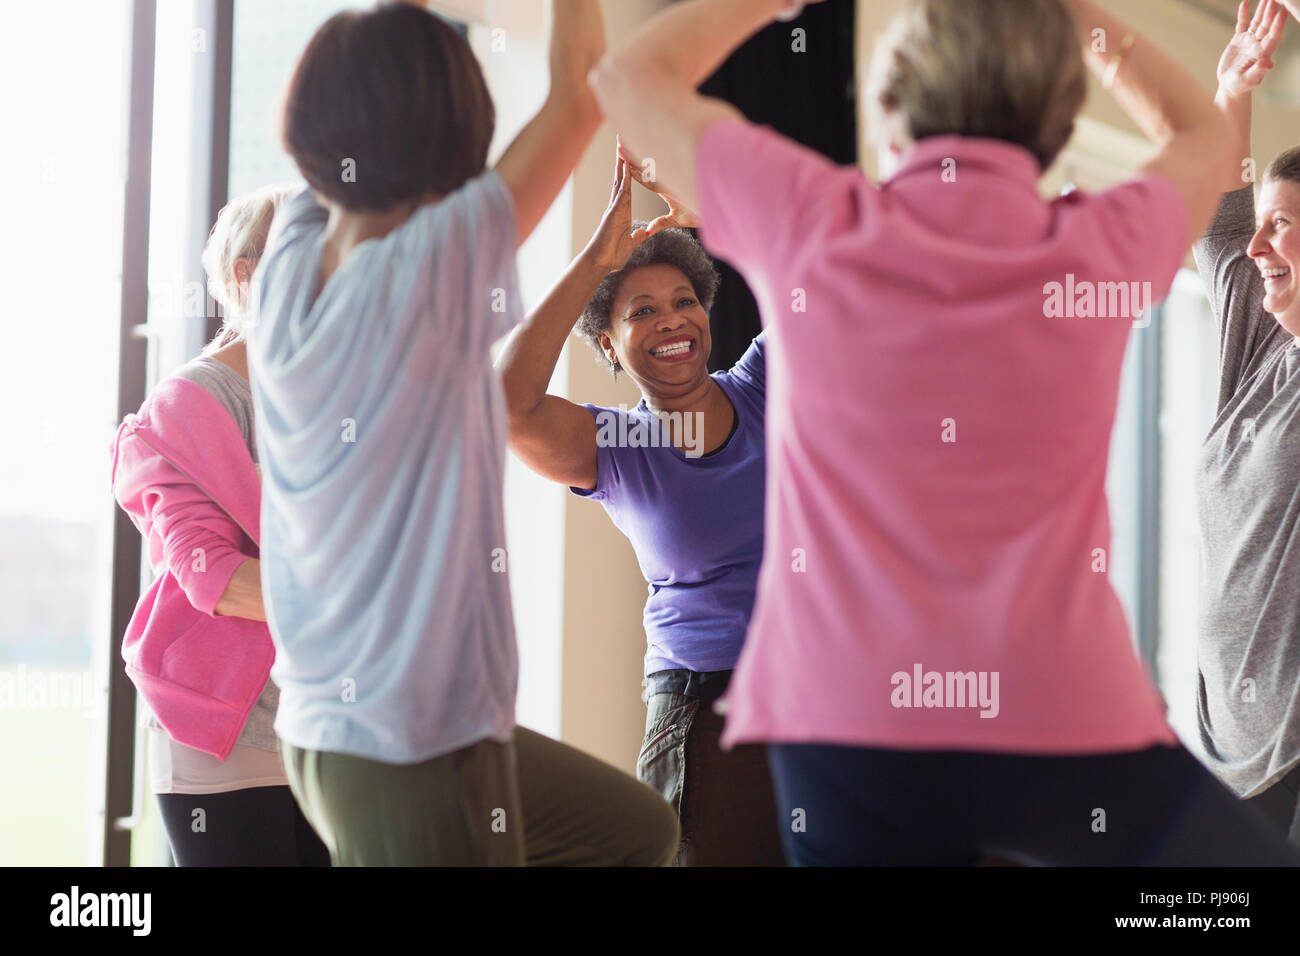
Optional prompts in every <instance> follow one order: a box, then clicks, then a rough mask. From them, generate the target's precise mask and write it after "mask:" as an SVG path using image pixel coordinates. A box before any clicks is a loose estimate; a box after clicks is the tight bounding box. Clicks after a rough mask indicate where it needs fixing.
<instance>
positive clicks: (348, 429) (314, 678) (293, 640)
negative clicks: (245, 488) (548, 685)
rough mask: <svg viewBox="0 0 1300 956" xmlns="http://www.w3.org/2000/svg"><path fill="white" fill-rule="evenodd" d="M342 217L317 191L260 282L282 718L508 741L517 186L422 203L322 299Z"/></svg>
mask: <svg viewBox="0 0 1300 956" xmlns="http://www.w3.org/2000/svg"><path fill="white" fill-rule="evenodd" d="M326 219H327V213H326V210H325V209H324V208H323V207H321V206H320V205H319V204H318V203H317V202H316V201H315V198H314V197H313V195H312V193H311V192H310V190H307V189H304V190H303V191H301V192H299V193H297V194H296V195H295V196H294V197H293V198H292V199H291V200H289V201H288V203H287V204H286V205H285V207H284V208H282V209H281V211H280V212H279V213H278V214H277V216H276V218H275V221H274V223H273V224H272V227H271V235H270V237H269V239H268V242H267V252H266V254H265V255H264V256H263V258H262V261H261V263H260V265H259V267H258V271H257V274H256V275H255V277H254V281H253V285H254V290H253V296H252V298H253V300H254V305H255V309H256V312H255V315H254V323H255V324H254V326H253V330H252V334H251V336H250V341H249V348H248V357H249V368H250V371H251V379H252V385H253V395H254V404H255V411H256V418H257V441H258V448H259V451H260V452H261V457H262V475H263V491H262V529H261V534H262V542H261V555H262V584H263V590H264V595H263V598H264V601H265V604H266V611H267V619H268V623H269V625H270V629H271V635H272V637H273V638H274V641H275V649H276V660H275V666H274V668H273V669H272V672H271V675H272V678H273V679H274V681H275V683H276V684H277V685H278V686H279V688H280V706H279V711H278V714H277V716H276V721H275V730H276V732H277V733H278V734H279V735H280V737H281V738H282V739H283V740H285V741H288V742H289V743H291V744H293V745H294V746H297V747H302V748H309V749H313V750H327V751H333V752H337V753H346V754H354V755H357V756H362V757H366V758H369V759H372V760H379V761H384V762H387V763H399V764H400V763H414V762H418V761H421V760H427V759H429V758H431V757H435V756H438V755H440V754H444V753H449V752H451V751H453V750H457V749H460V748H462V747H466V746H468V745H470V744H472V743H474V742H476V741H479V740H483V739H485V738H492V739H496V740H508V739H510V737H511V735H512V733H513V728H514V722H515V717H514V704H515V691H516V683H517V653H516V647H515V632H514V621H513V619H512V616H511V612H510V587H509V581H508V579H507V575H506V572H505V567H506V562H505V547H506V540H505V520H504V514H503V506H502V490H503V482H504V475H505V449H506V437H507V426H506V416H505V398H504V393H503V392H502V388H501V382H500V378H499V376H498V374H497V372H496V371H495V369H494V368H493V366H492V361H491V356H490V355H489V351H488V350H489V346H490V345H491V343H492V342H493V341H495V340H496V339H498V338H500V337H501V336H502V335H504V334H506V333H507V332H508V331H509V330H510V329H511V328H512V327H513V326H514V325H515V324H517V323H518V321H519V320H520V318H521V317H522V313H521V308H520V300H519V293H518V291H517V286H516V275H515V248H516V231H517V226H516V222H515V213H514V206H513V203H512V200H511V197H510V194H509V192H508V191H507V189H506V187H505V184H504V183H503V182H502V181H501V178H500V177H499V176H498V175H497V174H496V173H495V172H492V171H488V172H486V173H484V174H483V175H481V176H479V177H478V178H476V179H474V180H472V181H471V182H469V183H467V184H466V185H465V186H463V187H461V188H460V189H459V190H457V191H456V192H454V193H452V194H451V195H450V196H448V197H447V198H445V199H444V200H442V201H441V202H439V203H436V204H434V205H426V206H421V207H420V208H419V209H418V210H417V211H416V212H415V213H414V214H413V215H412V216H411V217H410V219H408V220H407V221H406V222H405V223H403V224H402V225H401V226H399V227H398V228H397V229H395V230H394V231H393V232H391V233H389V234H388V235H387V236H384V237H383V238H380V239H370V240H367V241H365V242H362V243H361V244H360V245H358V246H357V247H356V248H355V249H354V250H353V251H352V253H351V254H350V255H349V256H348V257H347V258H346V259H345V260H344V261H343V263H342V264H341V265H340V266H339V268H338V269H337V270H336V271H335V273H334V274H333V275H332V276H331V277H330V279H329V281H328V282H327V283H326V284H325V286H324V288H323V289H321V290H320V295H319V297H318V296H317V294H316V293H317V288H318V286H319V277H320V257H321V249H322V243H323V233H324V227H325V223H326Z"/></svg>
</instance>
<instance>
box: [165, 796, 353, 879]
mask: <svg viewBox="0 0 1300 956" xmlns="http://www.w3.org/2000/svg"><path fill="white" fill-rule="evenodd" d="M156 796H157V797H158V807H159V809H160V810H161V811H162V818H163V825H164V826H165V827H166V828H167V839H168V842H170V843H171V848H172V857H173V858H174V859H175V860H176V865H177V866H329V865H330V854H329V850H327V849H326V848H325V844H324V843H322V842H321V840H320V837H318V836H316V832H315V831H314V830H313V829H312V828H311V824H310V823H308V822H307V818H306V817H304V816H303V815H302V811H301V810H299V809H298V804H297V802H296V801H295V800H294V799H293V793H292V792H291V791H290V790H289V788H288V787H252V788H250V789H247V790H228V791H226V792H224V793H159V794H157V795H156ZM199 811H202V812H199Z"/></svg>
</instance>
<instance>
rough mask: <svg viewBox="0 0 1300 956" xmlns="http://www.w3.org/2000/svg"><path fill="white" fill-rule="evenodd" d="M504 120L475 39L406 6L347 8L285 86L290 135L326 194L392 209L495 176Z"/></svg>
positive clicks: (288, 145) (285, 126)
mask: <svg viewBox="0 0 1300 956" xmlns="http://www.w3.org/2000/svg"><path fill="white" fill-rule="evenodd" d="M495 122H496V116H495V110H494V108H493V105H492V97H491V96H490V95H489V94H488V89H487V84H486V83H485V82H484V79H483V72H482V70H480V69H479V65H478V61H477V60H476V59H475V58H474V54H473V52H472V51H471V50H470V48H469V44H468V43H467V42H466V41H465V38H464V37H462V36H461V35H460V33H458V32H457V31H456V29H455V28H454V27H453V26H451V24H449V23H448V22H447V21H446V20H444V19H442V18H441V17H439V16H437V15H435V14H432V13H430V12H428V11H427V10H424V9H422V8H420V7H417V6H414V5H412V4H409V3H401V2H394V3H385V4H382V5H380V6H378V7H376V8H375V9H373V10H364V11H357V10H349V11H344V12H342V13H338V14H335V15H334V16H332V17H330V18H329V19H328V20H326V21H325V23H324V24H322V25H321V27H320V28H319V29H318V30H317V31H316V33H315V35H314V36H312V38H311V41H310V42H309V43H308V44H307V48H306V49H305V50H303V52H302V55H301V56H300V57H299V58H298V63H297V65H296V66H295V67H294V71H293V75H292V76H291V77H290V79H289V85H288V87H287V88H286V90H285V93H284V100H283V106H282V109H281V113H280V139H281V143H282V144H283V146H284V149H285V151H286V152H288V154H289V155H290V156H291V157H292V158H293V161H294V163H295V164H297V166H298V170H299V171H300V172H301V173H302V176H303V178H304V179H306V180H307V183H308V184H309V185H310V186H311V187H312V189H314V190H315V191H316V192H318V193H320V194H321V195H323V196H325V197H327V198H328V199H330V200H333V201H334V202H337V203H338V204H339V205H341V206H343V207H344V208H346V209H355V210H373V211H383V210H386V209H390V208H392V207H393V206H394V205H395V204H397V203H399V202H403V201H407V200H412V199H417V198H419V197H423V196H424V195H425V194H427V193H433V194H435V195H438V196H445V195H447V194H448V193H450V192H453V191H454V190H456V189H457V188H458V187H460V186H462V185H463V184H464V183H466V182H467V181H469V180H470V179H473V178H474V177H475V176H477V175H479V174H480V173H481V172H483V170H484V168H486V166H487V152H488V145H489V144H490V143H491V140H492V130H493V126H494V125H495ZM347 160H352V161H353V166H352V167H351V168H352V169H353V170H354V179H355V181H346V180H345V177H344V171H345V162H346V161H347Z"/></svg>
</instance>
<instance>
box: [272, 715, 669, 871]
mask: <svg viewBox="0 0 1300 956" xmlns="http://www.w3.org/2000/svg"><path fill="white" fill-rule="evenodd" d="M281 749H282V752H283V755H284V766H285V771H286V773H287V775H288V777H289V785H290V787H291V788H292V790H293V795H294V797H295V798H296V799H297V801H298V804H299V806H300V807H301V808H302V812H303V815H304V816H306V817H307V820H308V821H309V822H310V823H311V825H312V827H313V828H314V829H315V830H316V832H317V834H318V835H319V836H320V838H321V840H322V841H323V842H324V843H325V845H326V846H327V847H328V848H329V851H330V859H331V860H332V862H333V864H334V865H335V866H524V865H527V866H667V865H669V863H670V862H671V861H672V859H673V856H674V854H675V853H676V852H677V842H678V838H679V830H678V824H677V816H676V814H675V812H674V810H673V808H672V807H671V806H670V805H669V804H668V802H667V801H665V800H664V799H663V797H661V796H660V795H659V794H658V793H656V792H655V791H653V790H651V789H650V788H649V787H647V786H645V785H644V784H642V783H640V782H638V781H637V780H635V779H633V778H632V777H630V776H628V775H627V774H625V773H622V772H620V771H619V770H616V769H615V768H614V767H611V766H610V765H609V764H606V763H604V762H603V761H600V760H597V759H596V758H595V757H592V756H590V755H588V754H585V753H583V752H582V751H580V750H577V749H575V748H573V747H570V746H568V745H566V744H562V743H560V742H559V741H556V740H551V739H550V738H549V737H544V736H543V735H541V734H539V733H536V732H534V731H531V730H528V729H526V728H524V727H516V728H515V739H514V742H513V743H500V742H498V741H494V740H481V741H479V742H478V743H476V744H472V745H470V746H469V747H465V748H463V749H461V750H457V751H453V752H452V753H449V754H444V755H442V756H440V757H434V758H432V759H430V760H425V761H423V762H421V763H416V764H389V763H380V762H378V761H375V760H367V759H365V758H364V757H354V756H351V755H349V754H340V753H332V752H329V751H320V750H303V749H300V748H298V747H294V746H291V745H289V744H287V743H282V745H281Z"/></svg>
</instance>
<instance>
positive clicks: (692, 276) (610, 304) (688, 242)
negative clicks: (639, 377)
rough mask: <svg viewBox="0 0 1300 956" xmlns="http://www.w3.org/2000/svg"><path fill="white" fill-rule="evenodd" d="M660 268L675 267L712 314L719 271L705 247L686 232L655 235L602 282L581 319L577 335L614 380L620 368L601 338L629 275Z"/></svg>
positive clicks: (637, 226) (641, 226) (636, 224)
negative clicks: (641, 269) (606, 363)
mask: <svg viewBox="0 0 1300 956" xmlns="http://www.w3.org/2000/svg"><path fill="white" fill-rule="evenodd" d="M647 225H648V223H645V222H640V221H638V222H634V223H632V228H633V230H636V229H644V228H645V227H646V226H647ZM657 265H669V266H673V267H675V268H676V269H677V270H678V271H680V272H681V273H682V275H684V276H686V281H688V282H689V283H690V284H691V288H692V289H694V290H695V298H696V299H698V300H699V303H700V305H701V306H703V308H704V311H705V313H706V314H707V313H709V312H711V311H713V299H714V297H715V296H716V295H717V292H718V270H717V267H716V266H714V264H713V260H712V259H710V258H709V254H708V253H707V252H705V251H704V247H703V246H701V245H700V243H699V241H698V240H697V239H696V238H695V237H694V236H692V235H691V234H690V233H689V232H687V231H686V230H685V229H665V230H663V231H662V232H657V233H655V234H654V235H653V236H651V237H650V238H649V239H647V240H645V242H643V243H641V245H639V246H637V247H636V249H635V250H633V252H632V255H631V257H630V258H629V259H628V260H627V265H625V266H623V268H622V269H619V270H618V271H617V272H611V273H610V274H609V275H607V276H605V278H604V279H602V280H601V283H600V285H599V286H597V287H596V292H595V294H594V295H592V297H591V301H590V302H588V303H587V307H586V308H585V309H583V310H582V316H581V317H580V318H579V319H578V325H577V331H578V334H579V335H581V336H582V337H583V338H584V339H586V340H587V344H588V345H590V346H591V347H592V348H593V349H595V350H596V355H597V357H598V358H599V359H601V360H602V361H605V362H608V363H609V370H610V372H612V373H613V374H614V375H615V376H617V374H618V371H619V368H620V367H621V366H620V365H619V364H618V363H617V362H610V361H609V359H608V357H607V356H606V355H605V351H604V350H603V349H602V348H601V347H600V334H601V333H602V332H608V331H609V327H610V318H611V315H610V314H611V312H612V311H613V308H614V297H615V296H616V295H617V294H618V289H619V286H621V285H622V284H623V280H624V279H625V278H627V276H628V273H630V272H632V271H633V270H635V269H640V268H642V267H643V266H657Z"/></svg>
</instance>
